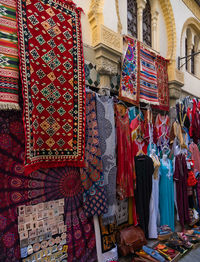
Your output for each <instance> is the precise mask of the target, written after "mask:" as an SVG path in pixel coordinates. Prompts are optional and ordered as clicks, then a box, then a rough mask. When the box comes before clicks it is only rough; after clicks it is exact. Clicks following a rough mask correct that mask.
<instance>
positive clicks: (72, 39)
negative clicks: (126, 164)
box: [17, 0, 85, 173]
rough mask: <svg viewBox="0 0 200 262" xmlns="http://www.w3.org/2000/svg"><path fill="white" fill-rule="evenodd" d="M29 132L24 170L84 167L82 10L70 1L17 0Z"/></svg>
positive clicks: (26, 119) (26, 128) (27, 132)
mask: <svg viewBox="0 0 200 262" xmlns="http://www.w3.org/2000/svg"><path fill="white" fill-rule="evenodd" d="M17 3H18V5H17V15H18V27H19V47H20V48H19V49H20V54H21V56H20V65H21V66H20V70H21V75H22V87H23V95H24V123H25V127H24V128H25V130H26V152H25V171H26V172H27V173H29V172H31V171H33V170H36V169H39V168H48V167H56V166H64V165H68V166H70V165H71V166H72V165H73V166H83V163H84V130H85V128H84V121H85V120H84V119H85V113H84V112H85V110H84V103H85V92H84V63H83V51H82V41H81V25H80V12H81V11H80V10H79V9H78V8H76V7H75V5H74V4H72V3H71V2H68V1H57V0H53V1H51V0H47V1H46V0H40V1H37V2H35V1H33V0H30V1H24V0H18V1H17Z"/></svg>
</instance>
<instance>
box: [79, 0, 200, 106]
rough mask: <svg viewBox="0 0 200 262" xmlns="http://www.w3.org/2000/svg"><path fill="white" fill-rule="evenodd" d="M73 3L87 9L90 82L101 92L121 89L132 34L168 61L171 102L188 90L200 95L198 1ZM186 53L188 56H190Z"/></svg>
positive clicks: (84, 19)
mask: <svg viewBox="0 0 200 262" xmlns="http://www.w3.org/2000/svg"><path fill="white" fill-rule="evenodd" d="M74 2H76V3H77V4H78V5H79V6H80V7H81V8H82V9H83V14H82V36H83V43H84V57H85V64H86V84H88V85H91V86H94V87H96V88H99V89H100V90H99V91H100V92H106V91H107V92H109V91H110V90H111V91H112V90H113V91H115V92H117V90H118V87H119V76H120V67H121V64H120V63H121V57H122V55H123V36H124V35H130V36H132V37H135V38H137V39H138V40H139V41H141V42H143V43H144V44H145V45H146V46H147V47H148V48H149V49H152V50H153V51H154V52H156V53H157V54H159V55H161V56H163V57H164V58H167V59H168V60H169V65H168V80H169V93H170V104H171V105H174V104H175V102H176V100H177V99H179V98H182V97H185V96H187V95H190V96H191V97H200V84H199V83H200V82H199V80H200V53H198V52H199V51H200V1H199V0H109V1H108V0H75V1H74ZM192 54H195V55H192ZM190 55H192V56H190ZM185 56H189V57H188V59H187V60H186V59H185V58H183V57H185ZM180 58H181V59H180ZM189 58H190V59H189Z"/></svg>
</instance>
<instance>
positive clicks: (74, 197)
mask: <svg viewBox="0 0 200 262" xmlns="http://www.w3.org/2000/svg"><path fill="white" fill-rule="evenodd" d="M23 159H24V133H23V124H22V121H21V115H20V113H16V114H14V115H13V113H12V112H7V111H6V112H0V181H1V184H0V250H1V252H0V261H4V262H19V261H21V259H20V249H19V237H18V220H17V217H18V214H17V207H18V206H20V205H34V204H37V203H41V202H46V201H50V200H56V199H61V198H65V224H66V225H67V245H68V258H67V261H70V262H72V261H81V262H93V261H96V247H95V234H94V227H93V218H87V217H86V216H85V213H84V210H83V208H82V205H83V200H82V194H83V189H82V185H81V181H80V174H79V171H78V169H77V168H73V167H68V168H66V167H65V168H63V167H60V168H55V169H45V170H41V171H35V172H33V173H32V174H29V175H28V176H27V175H25V174H24V168H23Z"/></svg>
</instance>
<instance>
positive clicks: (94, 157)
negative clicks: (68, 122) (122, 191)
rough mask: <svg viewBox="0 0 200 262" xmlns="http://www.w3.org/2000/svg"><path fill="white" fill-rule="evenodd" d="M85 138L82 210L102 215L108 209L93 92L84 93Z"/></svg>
mask: <svg viewBox="0 0 200 262" xmlns="http://www.w3.org/2000/svg"><path fill="white" fill-rule="evenodd" d="M85 140H86V148H85V167H84V168H81V181H82V185H83V187H84V193H83V201H84V210H85V213H86V215H87V216H94V215H102V214H105V213H106V212H107V211H108V209H107V199H106V195H105V188H104V175H103V164H102V159H101V149H100V141H99V130H98V123H97V117H96V95H95V93H93V92H87V93H86V139H85Z"/></svg>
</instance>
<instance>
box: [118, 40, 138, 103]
mask: <svg viewBox="0 0 200 262" xmlns="http://www.w3.org/2000/svg"><path fill="white" fill-rule="evenodd" d="M126 41H127V43H126V52H125V57H124V60H123V65H122V72H121V84H120V89H119V97H120V98H121V99H122V100H124V101H127V102H129V103H133V104H138V103H139V85H138V43H137V40H134V39H131V38H128V37H126Z"/></svg>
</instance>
